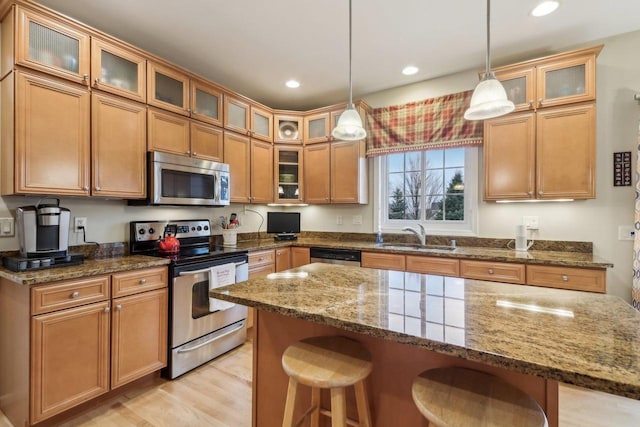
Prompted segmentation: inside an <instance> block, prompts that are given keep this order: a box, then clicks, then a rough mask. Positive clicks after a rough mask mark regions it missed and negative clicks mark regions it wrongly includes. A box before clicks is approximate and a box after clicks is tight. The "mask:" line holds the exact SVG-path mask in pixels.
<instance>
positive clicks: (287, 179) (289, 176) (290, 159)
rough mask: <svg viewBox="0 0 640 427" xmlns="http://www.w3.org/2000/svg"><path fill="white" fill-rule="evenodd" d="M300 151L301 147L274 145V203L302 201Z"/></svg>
mask: <svg viewBox="0 0 640 427" xmlns="http://www.w3.org/2000/svg"><path fill="white" fill-rule="evenodd" d="M302 153H303V150H302V147H285V146H279V145H276V146H275V150H274V156H273V165H274V168H273V170H274V173H275V180H274V181H275V185H274V199H275V201H276V203H302V201H303V200H304V198H303V196H304V194H303V191H302V190H303V188H304V187H303V181H304V180H303V179H302V170H303V166H304V165H303V162H302V160H303V159H302Z"/></svg>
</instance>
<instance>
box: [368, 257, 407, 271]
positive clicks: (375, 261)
mask: <svg viewBox="0 0 640 427" xmlns="http://www.w3.org/2000/svg"><path fill="white" fill-rule="evenodd" d="M362 267H366V268H379V269H382V270H397V271H404V270H405V267H406V262H405V256H404V255H397V254H385V253H380V252H362Z"/></svg>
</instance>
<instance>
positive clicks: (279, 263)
mask: <svg viewBox="0 0 640 427" xmlns="http://www.w3.org/2000/svg"><path fill="white" fill-rule="evenodd" d="M290 268H291V248H279V249H276V271H284V270H288V269H290Z"/></svg>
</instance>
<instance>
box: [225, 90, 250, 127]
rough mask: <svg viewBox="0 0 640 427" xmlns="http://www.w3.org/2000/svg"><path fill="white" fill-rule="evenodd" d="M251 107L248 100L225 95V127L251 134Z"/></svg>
mask: <svg viewBox="0 0 640 427" xmlns="http://www.w3.org/2000/svg"><path fill="white" fill-rule="evenodd" d="M250 110H251V107H250V106H249V104H248V103H247V102H244V101H241V100H240V99H238V98H234V97H233V96H230V95H227V94H226V93H225V95H224V127H225V128H226V129H229V130H233V131H235V132H238V133H241V134H243V135H249V134H250V131H249V126H250V124H251V123H250V116H249V113H250Z"/></svg>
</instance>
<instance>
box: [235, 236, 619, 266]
mask: <svg viewBox="0 0 640 427" xmlns="http://www.w3.org/2000/svg"><path fill="white" fill-rule="evenodd" d="M287 246H303V247H312V246H313V247H324V248H339V249H355V250H361V251H376V252H386V253H393V254H403V255H422V256H433V257H443V258H459V259H473V260H484V261H495V262H513V263H523V264H540V265H561V266H569V267H586V268H612V267H613V264H612V263H610V262H608V261H606V260H604V259H601V258H599V257H597V256H594V255H593V254H592V253H591V252H567V251H553V250H531V251H527V252H517V251H515V250H510V249H500V248H491V247H475V246H457V247H456V249H454V250H449V249H422V248H420V249H418V248H414V247H411V246H403V244H401V243H392V242H390V243H387V244H383V245H379V244H376V243H374V242H364V241H355V240H354V241H349V240H330V239H323V238H300V239H298V240H295V241H285V242H276V241H274V240H273V239H262V240H249V241H244V242H238V245H237V248H238V249H247V250H249V251H255V250H260V249H274V248H280V247H287Z"/></svg>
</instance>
